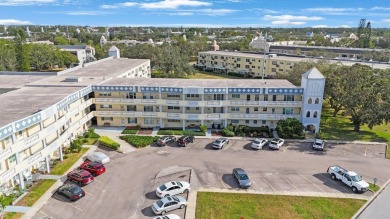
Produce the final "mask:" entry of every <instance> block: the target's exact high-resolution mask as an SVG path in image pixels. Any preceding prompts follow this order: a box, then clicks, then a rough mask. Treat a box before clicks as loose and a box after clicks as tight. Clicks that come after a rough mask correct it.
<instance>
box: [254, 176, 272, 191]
mask: <svg viewBox="0 0 390 219" xmlns="http://www.w3.org/2000/svg"><path fill="white" fill-rule="evenodd" d="M257 175H258V176H259V178H260V179H262V180H263V181H264V182H265V183H267V185H269V186H270V187H271V188H272V189H273V190H274V191H276V189H275V188H274V187H273V186H272V185H271V183H269V182H268V181H267V180H266V179H265V178H264V177H262V176H261V175H260V173H257Z"/></svg>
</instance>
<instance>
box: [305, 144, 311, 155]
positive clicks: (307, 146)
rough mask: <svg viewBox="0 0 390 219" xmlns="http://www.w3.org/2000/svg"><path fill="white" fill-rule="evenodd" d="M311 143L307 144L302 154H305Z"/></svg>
mask: <svg viewBox="0 0 390 219" xmlns="http://www.w3.org/2000/svg"><path fill="white" fill-rule="evenodd" d="M310 144H311V143H307V145H306V147H305V150H303V154H304V153H305V152H306V150H307V148H308V147H309V146H310Z"/></svg>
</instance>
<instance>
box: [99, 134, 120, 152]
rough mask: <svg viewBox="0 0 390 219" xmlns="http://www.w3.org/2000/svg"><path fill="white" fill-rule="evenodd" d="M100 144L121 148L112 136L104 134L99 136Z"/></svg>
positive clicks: (115, 148)
mask: <svg viewBox="0 0 390 219" xmlns="http://www.w3.org/2000/svg"><path fill="white" fill-rule="evenodd" d="M99 145H101V146H105V147H108V148H111V149H114V150H117V149H118V148H119V146H120V145H119V144H118V143H116V142H115V141H113V140H112V139H111V138H109V137H107V136H102V137H100V138H99Z"/></svg>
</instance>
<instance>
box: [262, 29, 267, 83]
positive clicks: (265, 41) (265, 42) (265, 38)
mask: <svg viewBox="0 0 390 219" xmlns="http://www.w3.org/2000/svg"><path fill="white" fill-rule="evenodd" d="M266 44H267V32H266V33H265V37H264V48H263V49H264V51H263V65H262V75H261V80H264V63H265V47H266Z"/></svg>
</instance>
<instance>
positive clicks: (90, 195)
mask: <svg viewBox="0 0 390 219" xmlns="http://www.w3.org/2000/svg"><path fill="white" fill-rule="evenodd" d="M84 192H85V193H87V194H88V195H90V196H94V195H92V193H90V192H87V191H85V190H84Z"/></svg>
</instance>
